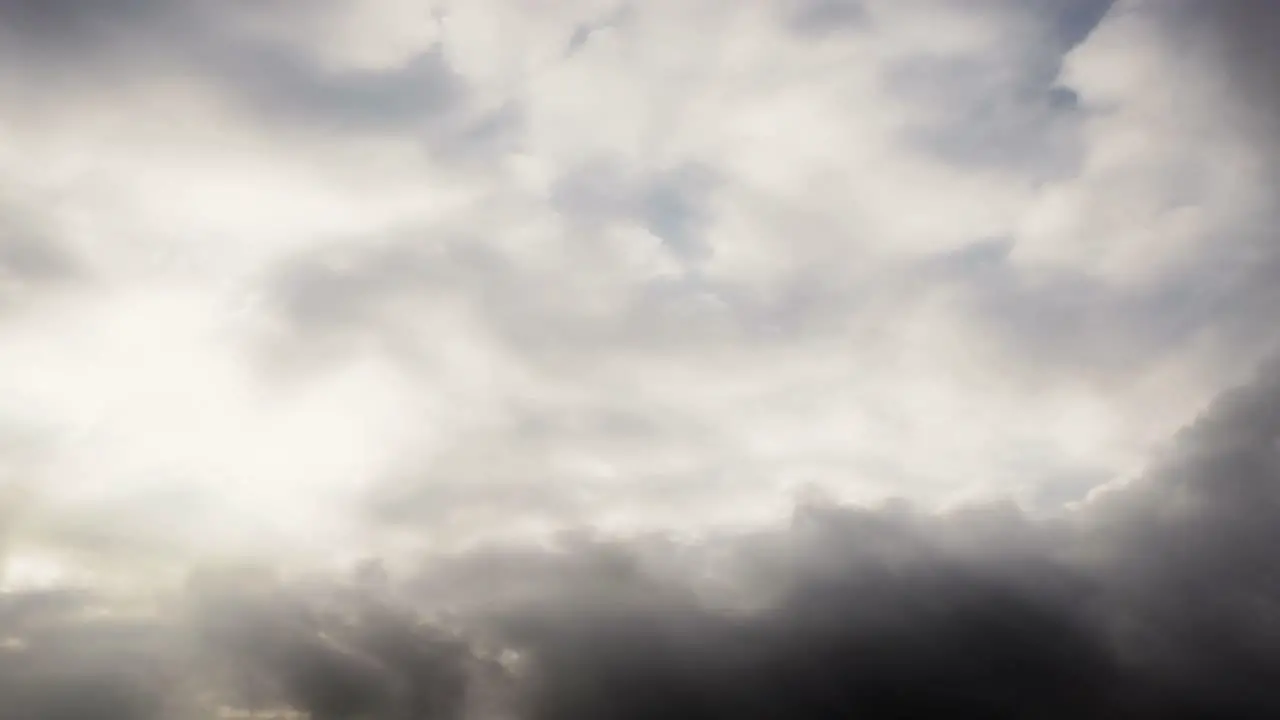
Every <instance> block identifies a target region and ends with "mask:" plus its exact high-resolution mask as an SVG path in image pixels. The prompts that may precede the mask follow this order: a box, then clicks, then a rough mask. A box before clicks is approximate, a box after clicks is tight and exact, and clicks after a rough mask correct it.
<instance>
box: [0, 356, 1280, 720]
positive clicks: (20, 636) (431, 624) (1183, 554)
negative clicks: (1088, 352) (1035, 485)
mask: <svg viewBox="0 0 1280 720" xmlns="http://www.w3.org/2000/svg"><path fill="white" fill-rule="evenodd" d="M1277 438H1280V373H1277V372H1275V371H1274V370H1272V371H1270V372H1269V373H1267V374H1265V375H1263V376H1261V377H1260V378H1259V379H1258V380H1257V381H1256V382H1255V383H1253V384H1251V385H1249V386H1246V387H1243V388H1241V389H1239V390H1237V391H1234V392H1231V393H1228V394H1227V395H1225V396H1224V397H1222V398H1221V399H1219V400H1218V401H1217V402H1216V403H1214V405H1213V406H1212V407H1211V408H1209V410H1208V411H1207V412H1206V413H1205V414H1204V417H1203V418H1202V419H1200V420H1198V421H1197V422H1196V423H1195V424H1194V425H1193V426H1192V427H1190V428H1188V429H1187V430H1186V431H1184V432H1183V433H1181V434H1180V435H1179V436H1178V437H1177V439H1176V441H1175V442H1174V443H1173V446H1172V447H1171V448H1170V449H1169V450H1168V452H1167V454H1166V455H1165V456H1164V457H1163V458H1162V459H1161V461H1160V462H1159V463H1158V464H1157V465H1156V466H1155V467H1154V469H1153V470H1152V471H1151V472H1150V473H1149V474H1148V475H1146V476H1144V477H1142V478H1139V479H1137V480H1135V481H1133V482H1132V483H1130V484H1129V485H1127V486H1125V487H1122V488H1117V489H1113V490H1110V491H1108V492H1105V493H1102V494H1100V495H1099V496H1097V497H1095V498H1094V499H1093V500H1091V501H1090V502H1089V503H1087V504H1086V505H1084V506H1082V507H1081V508H1079V509H1078V510H1076V511H1073V512H1072V513H1070V514H1069V515H1066V516H1064V517H1061V518H1058V519H1056V520H1051V521H1047V520H1046V521H1033V520H1030V519H1028V518H1026V517H1024V516H1023V515H1021V514H1020V513H1019V512H1017V511H1016V510H1013V509H1011V508H1007V507H988V508H972V509H969V510H964V511H957V512H953V513H950V514H947V515H942V516H924V515H919V514H915V513H913V512H912V511H911V510H910V509H909V508H907V507H905V506H891V507H886V508H882V509H879V510H856V509H850V508H842V507H837V506H823V505H820V504H817V505H811V506H805V507H802V508H800V509H798V510H797V513H796V516H795V518H794V520H793V522H792V524H791V525H790V526H789V527H787V528H785V529H779V530H776V531H761V532H754V533H744V534H739V535H732V536H731V535H720V536H715V537H710V538H705V539H703V540H700V541H697V542H692V543H689V542H684V543H682V542H679V541H677V540H674V539H671V538H665V537H663V538H648V539H645V538H640V539H634V540H631V541H627V542H621V541H616V540H614V541H603V540H601V541H596V540H591V539H589V538H585V539H584V538H565V539H564V540H563V542H562V543H561V545H560V546H559V547H556V548H543V549H529V548H524V549H505V550H503V549H491V550H488V551H480V550H476V551H472V552H469V553H466V554H463V555H457V556H454V557H439V558H433V559H431V560H429V561H427V562H426V563H425V565H424V567H423V568H422V570H421V572H420V573H418V574H417V575H415V576H413V577H411V578H406V579H404V580H403V581H394V582H393V581H392V580H391V579H390V578H388V577H387V574H386V573H385V572H384V571H382V570H381V568H380V567H379V566H378V565H377V564H368V565H365V566H363V567H362V568H360V569H358V570H357V572H356V573H355V574H354V575H353V576H352V578H350V579H349V580H345V581H342V582H333V581H332V580H331V579H330V580H328V581H321V580H307V579H305V578H294V579H291V580H287V581H286V580H283V579H281V578H278V577H274V576H272V575H271V574H270V573H265V572H253V571H251V570H248V569H241V570H229V569H222V570H220V571H213V570H209V571H206V572H204V573H201V574H197V575H196V576H193V577H192V578H191V579H190V581H189V583H188V584H187V586H186V588H185V589H184V590H183V591H182V592H181V593H179V596H180V597H181V598H185V599H173V598H170V599H169V600H162V601H160V602H159V603H158V604H157V602H156V601H155V600H154V599H153V600H152V601H151V603H150V605H148V606H143V607H139V608H136V609H133V610H132V614H131V615H122V614H121V613H125V612H128V611H129V608H128V607H126V606H122V605H119V604H118V602H119V601H117V604H115V605H110V604H107V605H103V604H102V603H104V602H105V601H104V600H102V599H97V600H95V598H94V597H93V596H92V595H89V594H83V595H80V594H76V593H74V592H72V591H70V590H68V591H46V592H43V593H37V592H28V593H12V594H9V595H7V596H6V597H5V606H4V614H3V624H4V634H5V635H6V636H8V637H7V639H6V640H5V646H4V648H3V656H2V657H3V663H4V668H5V671H4V672H3V673H2V674H0V677H3V681H4V685H3V695H2V696H0V697H2V698H3V703H2V704H0V707H2V708H3V713H4V714H3V717H6V718H8V717H13V718H68V719H71V718H77V719H78V718H84V719H88V718H102V719H104V720H108V719H109V720H116V719H119V720H126V719H128V720H133V719H141V718H167V717H209V716H211V715H210V714H211V713H213V712H215V708H216V707H217V706H219V705H226V706H227V707H239V708H253V707H260V708H281V707H292V708H295V709H298V710H301V711H305V712H309V713H311V716H312V717H316V718H332V719H335V720H336V719H338V718H358V717H374V718H388V719H390V718H446V717H517V718H526V719H528V720H541V719H544V718H545V719H547V720H552V719H554V720H577V719H579V718H581V719H583V720H585V719H587V718H607V719H617V720H623V719H627V718H655V717H669V718H725V719H730V718H773V717H804V718H843V717H867V718H907V717H910V718H914V717H936V716H938V715H946V716H952V717H977V718H1056V717H1061V718H1075V717H1099V718H1209V717H1214V718H1237V717H1240V718H1253V717H1257V718H1264V717H1274V716H1275V714H1276V713H1277V712H1280V691H1278V690H1277V688H1278V687H1280V684H1278V681H1280V622H1278V618H1280V571H1277V569H1276V561H1275V558H1276V557H1277V553H1278V552H1280V454H1278V452H1277ZM129 618H132V619H129ZM428 618H430V619H428ZM224 712H226V710H224ZM201 713H203V714H201Z"/></svg>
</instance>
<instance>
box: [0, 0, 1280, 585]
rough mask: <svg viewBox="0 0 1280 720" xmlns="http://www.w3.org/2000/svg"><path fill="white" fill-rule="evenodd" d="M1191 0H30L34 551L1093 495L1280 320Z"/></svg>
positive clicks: (1231, 91)
mask: <svg viewBox="0 0 1280 720" xmlns="http://www.w3.org/2000/svg"><path fill="white" fill-rule="evenodd" d="M1182 7H1183V6H1182V5H1181V4H1179V3H1173V2H1158V1H1147V2H1138V1H1133V2H1116V3H1114V6H1113V3H1111V2H1107V1H1105V0H1080V1H1073V2H1066V1H1058V0H1036V1H1035V2H1026V1H1023V0H978V1H975V2H963V3H959V2H950V1H946V0H911V1H910V2H903V1H902V0H863V1H855V0H750V1H744V0H698V1H696V2H689V1H687V0H652V1H648V0H646V2H634V3H627V2H613V1H612V0H600V1H596V0H555V1H554V2H538V3H531V2H526V1H524V0H467V1H466V2H437V3H434V5H432V4H429V3H424V2H422V1H421V0H412V1H409V0H365V1H362V2H338V1H336V0H324V1H322V2H316V1H314V0H307V1H305V2H304V1H303V0H278V1H277V2H270V3H252V2H247V1H238V2H225V3H224V2H217V3H215V2H195V1H185V2H173V1H172V0H3V2H0V107H3V112H0V133H2V135H3V139H4V142H3V143H2V144H0V468H2V469H3V472H4V475H5V478H6V483H7V484H8V486H9V487H10V488H11V490H12V494H13V497H14V498H15V500H14V504H13V507H14V510H13V511H12V512H13V514H14V515H15V517H18V518H19V519H20V521H19V522H18V523H17V526H16V527H17V528H18V529H16V530H14V531H13V535H14V537H13V538H12V539H11V542H13V543H16V544H17V545H20V546H22V547H25V548H27V551H26V552H27V554H26V556H25V557H26V558H27V560H26V561H22V562H17V563H16V565H22V564H23V562H26V565H27V566H30V567H31V568H36V567H47V565H48V562H50V560H49V559H48V558H46V559H45V560H37V559H36V555H37V554H38V553H44V554H45V555H49V554H50V553H65V552H72V553H85V552H88V553H100V552H103V551H106V550H108V549H114V548H120V547H127V548H130V549H131V550H132V551H135V552H143V551H145V552H146V553H150V554H151V555H149V557H156V558H161V559H163V558H171V557H173V556H174V554H176V555H177V556H180V557H189V556H192V555H203V554H209V553H223V552H232V551H233V552H265V551H267V550H269V551H270V552H272V553H295V552H297V553H321V554H323V553H330V552H333V551H334V550H335V549H336V548H341V549H343V551H344V552H345V551H351V550H352V549H353V548H360V550H359V552H364V551H366V550H367V551H369V552H378V551H384V550H386V549H388V548H392V547H399V546H400V545H402V544H404V543H411V544H415V543H432V544H443V545H452V544H456V543H459V542H468V541H471V540H474V539H476V538H484V537H490V536H494V535H501V534H505V535H510V534H513V533H515V534H524V533H545V532H548V531H553V530H555V529H557V528H562V527H581V526H593V527H598V528H605V529H609V530H611V531H625V530H634V529H644V528H654V527H658V528H677V529H681V530H690V529H692V530H698V529H700V528H702V529H705V528H708V527H713V526H716V527H719V526H725V525H735V524H742V523H747V524H749V523H755V522H760V521H765V520H769V519H771V518H774V517H778V516H780V514H781V513H785V512H787V511H788V510H789V508H790V506H791V504H792V503H793V502H794V500H795V498H796V497H797V496H808V494H810V493H818V494H821V495H824V496H828V497H832V498H837V499H843V500H849V501H853V502H856V503H871V504H875V503H877V502H880V501H883V500H886V499H890V498H904V499H907V500H909V501H912V502H914V503H918V504H919V505H920V506H923V507H928V508H945V507H950V506H954V505H955V504H957V503H967V502H973V501H975V500H978V499H991V498H1009V499H1012V500H1014V501H1016V502H1017V503H1019V504H1020V505H1022V506H1023V507H1024V508H1026V509H1028V510H1029V511H1032V512H1053V511H1055V510H1060V509H1062V508H1063V507H1065V506H1066V505H1068V504H1069V503H1072V502H1077V501H1080V500H1083V499H1084V498H1085V497H1086V496H1087V495H1088V494H1089V492H1090V491H1091V489H1093V488H1096V487H1098V486H1101V485H1104V484H1107V483H1109V482H1113V481H1117V480H1123V479H1124V478H1126V477H1131V476H1133V475H1134V474H1135V473H1138V472H1140V471H1141V469H1142V468H1143V467H1144V466H1145V465H1146V463H1147V462H1148V459H1149V458H1150V457H1151V454H1152V452H1153V451H1155V450H1156V449H1157V448H1159V447H1160V445H1161V444H1162V443H1164V442H1165V441H1167V439H1168V438H1169V437H1170V436H1171V434H1172V432H1173V431H1174V430H1176V429H1177V428H1178V427H1180V426H1182V425H1184V424H1185V423H1187V422H1188V421H1189V420H1190V419H1191V418H1193V417H1194V416H1195V415H1196V414H1197V413H1198V412H1199V411H1200V409H1201V408H1202V407H1203V406H1204V405H1205V403H1206V402H1207V401H1208V400H1209V399H1210V398H1212V397H1213V396H1214V395H1215V394H1216V393H1217V392H1219V391H1220V390H1222V389H1223V388H1225V387H1229V386H1232V385H1234V384H1236V383H1238V382H1241V381H1242V380H1243V379H1244V378H1246V377H1247V376H1248V373H1249V372H1251V371H1252V369H1253V367H1254V365H1255V364H1256V363H1257V361H1258V360H1259V359H1260V358H1261V357H1263V356H1264V355H1265V353H1266V352H1267V351H1268V350H1269V349H1270V348H1271V346H1272V344H1273V340H1274V339H1275V336H1276V330H1275V328H1274V324H1273V323H1271V322H1268V321H1267V317H1266V310H1267V308H1268V307H1269V302H1270V301H1272V300H1274V299H1275V295H1276V294H1277V290H1276V288H1275V286H1274V285H1275V284H1274V283H1271V282H1268V280H1270V279H1272V278H1273V277H1274V274H1270V271H1271V270H1272V269H1273V268H1272V266H1273V265H1274V262H1272V261H1271V259H1270V256H1269V255H1268V253H1269V252H1270V247H1269V245H1268V244H1267V243H1268V241H1269V240H1270V238H1268V237H1267V236H1266V235H1265V234H1264V233H1265V232H1266V231H1267V229H1268V228H1269V227H1270V226H1271V225H1270V224H1271V223H1273V222H1274V221H1275V217H1274V215H1275V212H1274V210H1273V206H1274V203H1273V202H1272V200H1273V196H1272V195H1270V194H1269V192H1268V190H1269V188H1270V187H1271V185H1270V184H1269V179H1268V177H1267V174H1268V173H1269V172H1271V170H1273V167H1272V166H1271V165H1270V163H1269V162H1268V161H1267V160H1266V158H1265V154H1264V153H1261V152H1259V150H1258V148H1259V137H1261V133H1263V132H1265V130H1266V128H1262V127H1260V126H1259V123H1258V122H1257V118H1256V115H1257V113H1256V112H1255V110H1256V108H1255V107H1254V105H1253V104H1251V102H1246V100H1247V97H1246V95H1247V92H1246V91H1245V90H1242V89H1241V87H1239V86H1238V84H1233V83H1232V78H1231V73H1230V72H1229V71H1228V70H1229V68H1230V64H1231V63H1232V62H1233V58H1232V57H1230V54H1229V53H1224V52H1223V47H1221V46H1220V44H1215V42H1216V41H1215V38H1216V37H1217V36H1215V35H1214V34H1213V33H1212V32H1201V31H1197V30H1195V28H1196V27H1198V26H1196V25H1195V22H1196V21H1195V19H1194V18H1192V20H1188V19H1187V17H1188V16H1193V15H1195V11H1194V9H1189V10H1183V9H1181V8H1182ZM1210 20H1212V19H1210ZM1200 24H1201V25H1204V24H1205V22H1204V19H1203V18H1201V19H1200ZM1188 28H1191V29H1190V30H1188ZM1201 30H1203V28H1201ZM34 571H35V570H31V572H34ZM14 572H18V570H14Z"/></svg>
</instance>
